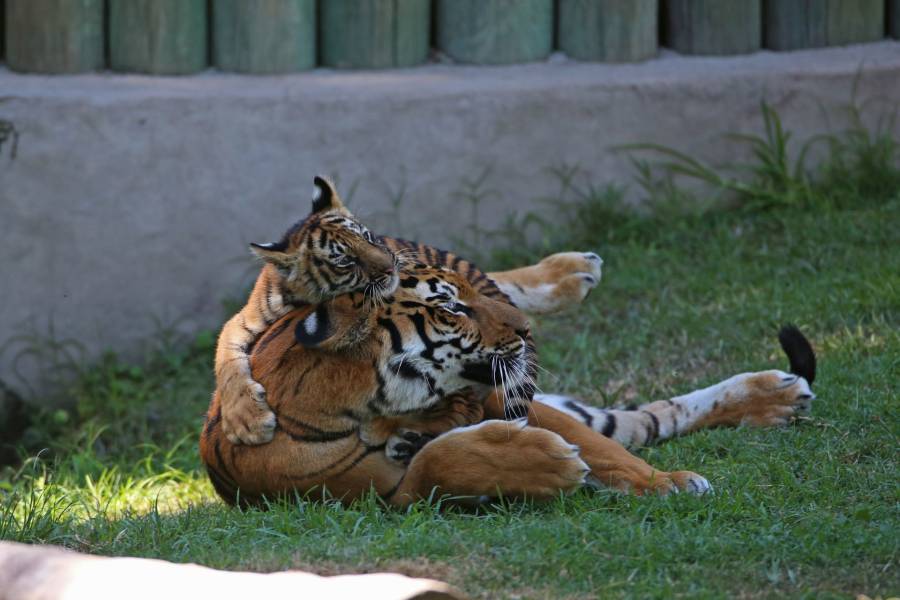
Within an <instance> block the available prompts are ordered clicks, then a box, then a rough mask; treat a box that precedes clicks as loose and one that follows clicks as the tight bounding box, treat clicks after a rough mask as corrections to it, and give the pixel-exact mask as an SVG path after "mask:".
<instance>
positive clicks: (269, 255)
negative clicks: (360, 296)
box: [250, 177, 399, 303]
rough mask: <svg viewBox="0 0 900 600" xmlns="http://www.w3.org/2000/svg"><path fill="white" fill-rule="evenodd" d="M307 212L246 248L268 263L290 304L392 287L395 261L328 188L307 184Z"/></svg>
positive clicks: (378, 293) (320, 181)
mask: <svg viewBox="0 0 900 600" xmlns="http://www.w3.org/2000/svg"><path fill="white" fill-rule="evenodd" d="M313 182H314V184H315V193H314V195H313V202H312V212H311V213H310V214H309V216H308V217H306V219H304V220H302V221H299V222H298V223H296V224H294V225H293V226H292V227H291V228H290V229H288V230H287V232H286V233H285V234H284V236H283V237H282V238H281V240H279V241H277V242H271V243H267V244H250V249H251V250H252V251H253V252H254V253H255V254H256V255H257V256H259V257H260V258H262V259H263V260H264V261H266V262H267V263H269V264H271V265H273V266H274V267H275V269H276V270H277V271H278V273H279V274H280V275H281V276H282V278H283V280H284V286H285V291H286V292H288V293H289V294H290V295H292V296H294V299H295V300H299V301H303V302H307V303H316V302H322V301H324V300H328V299H330V298H333V297H335V296H338V295H340V294H346V293H349V292H363V293H364V294H365V295H366V296H367V297H368V298H370V299H371V298H375V299H377V298H380V297H382V296H385V295H388V294H391V293H392V292H393V291H394V289H396V287H397V283H398V281H399V278H398V260H397V257H396V256H394V254H393V253H392V252H391V251H390V250H389V249H388V248H387V247H386V246H385V245H384V244H382V243H381V242H380V241H379V240H378V238H376V237H375V236H374V235H372V233H371V232H370V231H369V230H368V228H366V226H365V225H363V224H362V223H360V222H359V220H358V219H356V217H354V216H353V215H352V214H351V213H350V211H349V210H347V208H346V207H345V206H344V204H343V202H342V201H341V199H340V196H338V193H337V190H336V189H335V187H334V185H333V184H332V183H331V182H330V181H328V180H327V179H324V178H322V177H316V178H315V179H314V180H313Z"/></svg>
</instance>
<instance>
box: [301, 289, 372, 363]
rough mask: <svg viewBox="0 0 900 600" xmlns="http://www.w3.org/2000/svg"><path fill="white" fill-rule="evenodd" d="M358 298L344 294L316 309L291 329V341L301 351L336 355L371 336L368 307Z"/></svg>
mask: <svg viewBox="0 0 900 600" xmlns="http://www.w3.org/2000/svg"><path fill="white" fill-rule="evenodd" d="M359 298H362V294H345V295H343V296H338V297H337V298H334V299H333V300H329V301H328V302H323V303H321V304H319V305H317V306H316V308H315V310H313V311H312V312H311V313H309V314H308V315H307V316H306V317H305V318H304V319H303V320H302V321H299V322H297V326H296V327H295V328H294V338H295V339H296V340H297V343H299V344H300V345H301V346H303V347H304V348H316V349H319V350H329V351H338V350H345V349H347V348H350V347H351V346H355V345H357V344H359V343H360V342H362V341H363V340H364V339H366V338H367V337H368V336H369V334H370V333H371V332H372V329H373V326H372V319H370V318H369V316H370V312H371V311H370V310H369V309H367V307H368V303H366V302H364V301H363V302H361V301H359Z"/></svg>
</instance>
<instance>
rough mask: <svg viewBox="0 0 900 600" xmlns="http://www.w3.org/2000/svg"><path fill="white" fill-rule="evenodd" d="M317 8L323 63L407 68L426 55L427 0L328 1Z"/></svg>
mask: <svg viewBox="0 0 900 600" xmlns="http://www.w3.org/2000/svg"><path fill="white" fill-rule="evenodd" d="M319 6H320V10H321V12H322V15H321V19H320V20H319V32H320V35H321V36H322V37H321V42H320V44H319V50H320V57H321V64H322V65H323V66H326V67H337V68H339V69H383V68H388V67H410V66H413V65H418V64H421V63H423V62H425V61H426V60H427V58H428V41H429V40H428V38H429V35H428V34H429V29H430V23H431V1H430V0H326V1H325V2H322V3H321V4H320V5H319Z"/></svg>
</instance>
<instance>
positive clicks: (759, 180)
mask: <svg viewBox="0 0 900 600" xmlns="http://www.w3.org/2000/svg"><path fill="white" fill-rule="evenodd" d="M847 111H848V113H849V116H850V126H849V128H848V129H846V130H845V131H841V132H838V133H835V134H828V135H821V136H816V137H813V138H812V139H810V140H807V141H806V142H804V143H803V144H802V145H801V146H800V149H799V150H798V151H797V152H796V155H795V156H792V153H791V151H790V148H789V146H790V142H791V138H792V134H791V132H790V131H788V130H787V129H785V127H784V125H783V124H782V121H781V117H780V116H779V115H778V113H777V112H776V111H775V110H774V109H773V108H772V107H771V106H769V105H768V104H767V103H765V102H763V103H762V104H761V106H760V112H761V115H762V120H763V133H762V134H761V135H752V134H743V133H733V134H729V135H728V137H729V138H730V139H732V140H734V141H736V142H739V143H741V144H744V145H745V146H746V147H747V148H749V150H750V153H751V155H752V157H753V158H754V161H753V162H750V163H747V164H736V165H735V164H732V165H726V166H725V167H722V168H717V167H714V166H711V165H709V164H707V163H705V162H704V161H701V160H699V159H697V158H694V157H691V156H689V155H687V154H685V153H683V152H680V151H678V150H676V149H674V148H671V147H668V146H664V145H661V144H653V143H638V144H627V145H623V146H620V147H619V148H618V149H619V150H622V151H626V152H631V153H635V152H637V153H647V152H649V153H651V154H655V155H658V156H660V157H661V159H660V160H658V161H655V162H652V163H651V162H648V161H646V160H642V159H639V158H637V157H635V156H633V155H632V164H633V165H634V167H635V169H636V171H637V173H638V183H639V184H640V185H641V186H642V187H643V188H644V189H645V191H646V192H647V193H648V195H649V197H650V199H651V200H654V201H656V202H657V203H658V202H659V201H660V199H662V201H663V202H664V203H667V204H673V203H674V204H679V205H684V192H683V191H682V190H681V189H680V188H679V187H678V186H677V184H676V178H678V177H686V178H688V179H692V180H695V181H699V182H702V183H704V184H707V185H708V186H709V187H710V188H711V189H712V190H714V193H715V198H716V199H718V200H720V201H721V200H722V199H723V198H729V197H730V198H735V199H736V200H737V205H738V206H739V207H740V208H742V209H744V210H748V211H760V210H769V209H773V208H779V207H781V208H825V207H828V206H832V205H834V204H835V202H847V201H848V199H854V200H853V201H854V202H855V203H857V204H858V202H859V201H865V202H868V201H884V200H885V199H888V198H890V197H891V196H892V195H894V194H896V193H897V190H898V189H900V140H898V139H897V137H896V136H895V134H894V131H895V127H896V114H897V113H896V109H894V110H893V111H892V112H890V113H889V114H888V115H886V116H883V117H882V118H880V119H879V120H878V123H877V124H876V125H875V127H874V128H868V127H866V125H865V124H864V120H863V108H861V107H860V106H858V105H857V103H856V101H855V97H854V100H853V101H852V102H851V104H850V106H849V107H848V108H847ZM819 145H824V146H826V149H827V151H826V152H825V156H824V157H823V158H822V160H821V164H820V166H819V167H818V169H817V170H816V172H815V173H811V169H810V168H809V167H808V166H807V162H808V161H807V159H808V156H809V155H810V153H811V151H814V150H815V149H816V147H817V146H819ZM656 170H661V171H662V172H663V175H662V177H659V176H657V175H655V171H656ZM728 173H738V174H742V175H743V176H740V175H731V174H728ZM673 200H674V202H673Z"/></svg>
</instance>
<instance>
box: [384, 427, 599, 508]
mask: <svg viewBox="0 0 900 600" xmlns="http://www.w3.org/2000/svg"><path fill="white" fill-rule="evenodd" d="M588 470H589V469H588V466H587V465H586V464H585V463H584V461H582V460H581V458H579V455H578V448H576V447H575V446H572V445H571V444H569V443H567V442H566V441H565V440H564V439H563V438H562V437H561V436H559V435H557V434H555V433H553V432H551V431H548V430H546V429H540V428H537V427H528V426H527V425H526V423H525V422H524V420H519V421H497V420H491V421H483V422H481V423H479V424H477V425H472V426H469V427H461V428H458V429H454V430H452V431H450V432H448V433H445V434H444V435H442V436H440V437H438V438H437V439H435V440H433V441H431V442H429V443H428V444H426V445H425V446H424V447H423V448H422V450H421V451H420V452H419V453H418V454H416V456H415V457H414V458H413V459H412V461H411V462H410V464H409V468H408V469H407V471H406V474H405V475H404V476H403V479H402V480H401V481H400V483H399V484H398V485H397V487H396V489H395V490H394V491H393V492H392V493H391V494H390V495H389V496H388V498H387V499H388V501H389V502H390V503H391V504H394V505H397V506H406V505H408V504H410V503H412V502H415V501H417V500H421V499H429V498H432V497H440V496H443V495H450V496H451V497H453V500H454V501H455V502H460V503H476V502H479V501H482V500H483V499H485V498H494V497H500V496H503V497H512V498H522V497H528V498H533V499H537V500H548V499H551V498H554V497H556V496H558V495H559V494H560V492H571V491H573V490H575V489H577V488H579V487H581V485H583V484H584V482H585V476H586V475H587V473H588Z"/></svg>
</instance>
